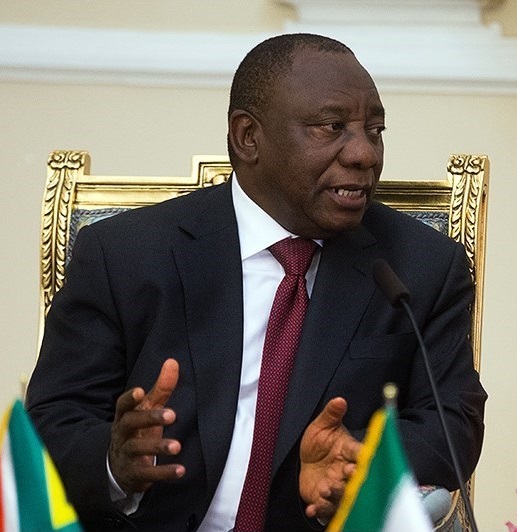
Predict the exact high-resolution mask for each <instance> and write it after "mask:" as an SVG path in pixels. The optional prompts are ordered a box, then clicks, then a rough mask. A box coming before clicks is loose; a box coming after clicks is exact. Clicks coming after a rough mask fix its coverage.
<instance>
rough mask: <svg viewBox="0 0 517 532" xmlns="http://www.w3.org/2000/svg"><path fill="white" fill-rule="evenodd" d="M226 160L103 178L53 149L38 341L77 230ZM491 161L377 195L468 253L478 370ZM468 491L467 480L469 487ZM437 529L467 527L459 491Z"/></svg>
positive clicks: (186, 187)
mask: <svg viewBox="0 0 517 532" xmlns="http://www.w3.org/2000/svg"><path fill="white" fill-rule="evenodd" d="M230 172H231V166H230V163H229V161H228V158H227V157H222V156H195V157H194V158H193V163H192V173H191V175H190V176H189V177H120V176H113V177H106V176H95V175H90V157H89V155H88V153H87V152H85V151H55V152H52V153H51V154H50V156H49V159H48V165H47V183H46V188H45V194H44V198H43V210H42V226H41V263H40V268H41V276H40V323H39V341H40V342H41V339H42V335H43V330H44V322H45V316H46V314H47V312H48V310H49V308H50V305H51V303H52V298H53V296H54V294H55V293H56V291H57V290H59V288H61V286H62V285H63V283H64V279H65V267H66V264H67V262H68V260H69V259H70V255H71V250H72V248H73V245H74V241H75V238H76V236H77V233H78V231H79V230H80V228H81V227H82V226H84V225H87V224H90V223H92V222H95V221H97V220H100V219H102V218H106V217H108V216H113V215H115V214H117V213H119V212H121V211H123V210H127V209H133V208H136V207H141V206H143V205H149V204H153V203H157V202H159V201H163V200H166V199H169V198H171V197H174V196H178V195H181V194H187V193H188V192H190V191H192V190H194V189H196V188H201V187H210V186H212V185H215V184H218V183H221V182H223V181H225V180H226V179H228V176H229V175H230ZM488 175H489V162H488V159H487V157H485V156H477V155H452V156H451V157H450V158H449V161H448V164H447V178H446V179H444V180H441V181H384V180H381V181H380V183H379V187H378V190H377V199H379V200H380V201H382V202H384V203H386V204H387V205H390V206H392V207H394V208H396V209H398V210H401V211H404V212H406V213H407V214H409V215H410V216H413V217H415V218H418V219H420V220H421V221H422V222H424V223H427V224H429V225H432V226H433V227H434V228H435V229H437V230H438V231H441V232H443V233H446V234H449V236H451V237H452V238H454V239H455V240H457V241H458V242H462V243H463V244H464V246H465V248H466V250H467V256H468V260H469V265H470V271H471V274H472V278H473V280H474V285H475V300H474V304H473V307H472V317H473V320H472V345H473V350H474V365H475V367H476V369H477V370H478V371H479V366H480V350H481V316H482V309H483V279H484V263H485V233H486V208H487V194H488ZM467 488H468V489H467V491H468V493H470V494H472V489H473V479H470V480H469V482H468V485H467ZM436 529H437V530H440V531H442V532H445V531H449V530H454V531H456V530H465V531H469V530H470V524H469V522H468V516H467V514H466V512H465V507H464V504H463V501H462V499H461V496H460V493H459V491H458V492H454V493H453V494H452V505H451V508H450V511H449V513H448V515H447V516H446V517H445V518H444V519H443V520H442V522H441V523H439V524H438V525H437V528H436Z"/></svg>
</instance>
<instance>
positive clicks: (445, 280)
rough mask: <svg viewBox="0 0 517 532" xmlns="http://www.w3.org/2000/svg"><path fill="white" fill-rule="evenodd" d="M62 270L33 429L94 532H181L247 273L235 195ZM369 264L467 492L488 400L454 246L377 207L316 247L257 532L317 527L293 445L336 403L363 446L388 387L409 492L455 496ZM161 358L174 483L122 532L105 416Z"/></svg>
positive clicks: (214, 465) (164, 217)
mask: <svg viewBox="0 0 517 532" xmlns="http://www.w3.org/2000/svg"><path fill="white" fill-rule="evenodd" d="M73 255H74V257H73V260H72V262H71V264H70V266H69V268H68V272H67V283H66V285H65V287H64V288H63V289H62V290H61V291H60V292H59V293H58V294H57V295H56V297H55V299H54V303H53V306H52V310H51V312H50V314H49V317H48V320H47V324H46V332H45V339H44V342H43V347H42V351H41V355H40V358H39V360H38V364H37V367H36V369H35V372H34V374H33V377H32V379H31V383H30V386H29V392H28V407H29V409H30V413H31V415H32V418H33V419H34V421H35V423H36V425H37V428H38V430H39V431H40V433H41V435H42V437H43V439H44V441H45V443H46V445H47V446H48V448H49V451H50V453H51V454H52V455H53V457H54V459H55V461H56V463H57V466H58V469H59V471H60V472H61V475H62V477H63V479H64V483H65V486H66V488H67V490H68V493H69V496H70V498H71V500H72V502H73V503H74V505H75V506H76V508H77V510H78V512H79V515H80V517H81V518H82V520H83V521H84V522H85V523H86V524H87V525H88V526H89V527H90V528H91V529H92V530H95V529H98V530H109V529H111V528H113V529H117V527H118V528H124V529H126V528H130V527H131V526H134V527H136V528H137V529H138V530H149V531H153V532H156V531H160V530H168V531H183V530H194V529H195V528H196V526H197V524H198V523H199V522H201V520H202V518H203V516H204V514H205V512H206V510H207V508H208V505H209V503H210V500H211V498H212V496H213V494H214V491H215V489H216V487H217V484H218V482H219V479H220V476H221V473H222V471H223V468H224V464H225V460H226V456H227V453H228V449H229V445H230V440H231V436H232V429H233V423H234V417H235V412H236V404H237V395H238V390H239V375H240V366H241V354H242V322H243V311H242V268H241V258H240V252H239V243H238V233H237V225H236V220H235V214H234V210H233V204H232V200H231V192H230V186H229V185H222V186H219V187H213V188H210V189H207V190H203V191H200V192H194V193H191V194H189V195H188V196H184V197H181V198H178V199H174V200H171V201H168V202H165V203H163V204H159V205H156V206H153V207H149V208H143V209H137V210H135V211H131V212H129V213H124V214H120V215H118V216H115V217H113V218H111V219H109V220H106V221H103V222H99V223H97V224H94V225H92V226H90V227H87V228H85V229H83V230H82V231H81V233H80V235H79V237H78V239H77V243H76V245H75V248H74V253H73ZM378 257H384V258H385V259H386V260H387V261H388V262H389V263H390V264H391V266H392V267H393V268H394V270H395V271H396V272H397V273H398V274H399V276H400V277H401V279H402V281H403V282H404V283H405V284H406V285H407V287H408V288H409V290H410V292H411V293H412V297H413V299H412V305H413V309H414V312H415V314H416V319H417V320H418V323H419V324H420V327H421V328H422V330H423V334H424V337H425V340H426V342H427V345H428V349H429V355H430V357H431V361H432V367H433V370H434V372H435V378H436V381H437V384H438V388H439V392H440V394H441V397H442V400H443V402H444V407H445V411H446V415H447V421H448V424H449V428H450V430H451V433H452V438H453V440H454V442H455V444H456V446H457V449H458V452H459V455H460V456H459V459H460V462H461V467H462V470H463V474H464V475H465V477H468V476H469V475H470V473H471V472H472V471H473V469H474V467H475V464H476V462H477V460H478V457H479V453H480V449H481V442H482V435H483V421H482V418H483V404H484V401H485V398H486V396H485V393H484V391H483V389H482V388H481V386H480V384H479V381H478V375H477V373H476V372H475V371H474V370H473V368H472V354H471V348H470V345H469V339H468V334H469V328H470V314H469V310H468V307H469V303H470V301H471V296H472V287H471V283H470V277H469V272H468V269H467V264H466V259H465V254H464V250H463V247H462V246H460V245H459V244H456V243H454V242H453V241H452V240H450V239H448V238H447V237H445V236H443V235H441V234H440V233H438V232H437V231H435V230H433V229H430V228H428V227H426V226H425V225H424V224H422V223H421V222H418V221H415V220H413V219H411V218H410V217H408V216H407V215H404V214H400V213H397V212H395V211H393V210H391V209H389V208H387V207H385V206H383V205H380V204H375V203H374V204H372V205H371V207H370V209H369V210H368V212H367V214H366V216H365V219H364V223H363V225H362V226H361V227H359V228H358V229H357V230H354V231H352V232H349V233H346V234H343V235H341V236H338V237H336V238H333V239H331V240H328V241H326V242H325V245H324V247H323V251H322V255H321V261H320V266H319V270H318V273H317V278H316V281H315V285H314V290H313V293H312V297H311V301H310V304H309V309H308V314H307V317H306V322H305V326H304V330H303V335H302V339H301V345H300V349H299V353H298V356H297V360H296V363H295V367H294V371H293V375H292V380H291V388H290V392H289V395H288V399H287V404H286V406H285V414H284V418H283V422H282V425H281V428H280V433H279V437H278V443H277V446H276V451H275V458H274V465H273V467H274V479H273V485H272V489H271V496H270V504H269V510H268V518H267V529H268V530H271V531H275V532H280V531H283V530H285V531H289V532H292V531H303V530H312V529H314V528H316V529H317V528H318V526H317V524H316V523H310V522H308V521H307V520H306V519H305V517H304V515H303V504H302V503H301V501H300V500H299V497H298V485H297V483H298V446H299V441H300V437H301V435H302V434H303V431H304V429H305V428H306V427H307V425H308V424H309V422H310V421H311V420H312V419H313V418H314V417H315V416H316V415H317V414H318V413H319V412H320V411H321V409H322V407H323V405H324V404H325V403H326V402H327V401H328V400H329V399H330V398H332V397H335V396H338V395H339V396H343V397H345V398H346V399H347V401H348V404H349V410H348V413H347V414H346V416H345V420H344V423H345V425H346V426H347V427H348V428H349V430H350V431H351V432H352V433H353V434H354V435H356V436H357V437H358V438H362V437H363V436H364V432H365V428H366V425H367V423H368V421H369V419H370V416H371V415H372V413H373V411H374V410H375V409H377V408H378V407H380V406H381V405H382V402H383V400H382V387H383V385H384V383H386V382H387V381H393V382H395V383H397V384H398V386H399V388H400V397H399V410H400V430H401V434H402V438H403V442H404V445H405V447H406V449H407V452H408V455H409V460H410V463H411V465H412V466H413V468H414V471H415V473H416V475H417V477H418V480H419V481H420V482H421V483H433V484H440V485H445V486H447V487H449V488H454V487H456V484H457V482H456V480H455V476H454V473H453V469H452V466H451V463H450V459H449V453H448V451H447V447H446V443H445V440H444V437H443V436H442V430H441V427H440V423H439V419H438V416H437V413H436V410H435V407H434V401H433V399H432V396H431V391H430V387H429V384H428V378H427V376H426V373H425V371H424V366H423V363H422V359H421V355H420V354H419V352H418V348H417V341H416V338H415V335H414V333H413V331H412V328H411V325H410V323H409V321H408V319H407V318H406V316H405V315H404V313H403V311H400V310H395V309H393V308H391V307H390V305H389V303H388V302H387V301H386V299H385V297H384V296H383V295H382V294H381V293H380V292H379V290H378V289H376V287H375V284H374V281H373V279H372V275H371V265H372V262H373V261H374V260H375V259H376V258H378ZM167 357H174V358H176V359H177V360H178V361H179V364H180V380H179V385H178V388H177V390H176V391H175V392H174V394H173V396H172V398H171V401H170V406H171V407H172V408H174V409H175V411H176V412H177V422H176V423H174V425H173V426H172V427H170V429H168V430H167V431H166V434H167V435H169V436H174V437H177V438H178V439H179V440H180V441H181V442H182V452H181V454H180V456H179V457H177V459H175V460H176V461H178V462H180V463H183V464H185V465H186V468H187V474H186V475H185V477H184V478H182V479H181V480H179V481H177V482H174V483H169V484H166V483H162V484H156V485H154V486H153V487H152V488H151V489H150V490H149V492H148V493H147V494H146V495H145V497H144V500H143V501H142V503H141V505H140V508H139V510H138V511H137V512H136V513H135V514H133V515H132V516H130V517H129V518H128V519H125V518H124V517H123V516H121V514H119V513H118V512H117V511H116V509H115V508H114V506H113V504H111V501H110V498H109V493H108V479H107V474H106V453H107V448H108V443H109V439H110V426H111V421H112V419H113V413H114V404H115V401H116V399H117V397H118V396H119V395H120V394H121V393H122V392H123V391H124V390H125V389H127V388H130V387H133V386H137V385H138V386H142V387H144V389H149V388H150V386H151V385H152V384H153V382H154V381H155V379H156V377H157V375H158V372H159V369H160V367H161V364H162V362H163V360H164V359H165V358H167ZM243 467H245V465H244V464H243ZM320 528H321V527H320Z"/></svg>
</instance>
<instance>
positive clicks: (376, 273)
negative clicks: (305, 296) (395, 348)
mask: <svg viewBox="0 0 517 532" xmlns="http://www.w3.org/2000/svg"><path fill="white" fill-rule="evenodd" d="M373 278H374V280H375V283H376V284H377V286H378V287H379V289H380V290H381V292H382V293H383V294H384V295H385V296H386V298H387V299H388V301H389V302H390V304H391V305H392V306H393V307H395V308H397V307H402V308H403V309H404V310H405V311H406V314H407V315H408V317H409V319H410V321H411V325H412V326H413V329H414V331H415V334H416V337H417V340H418V344H419V346H420V350H421V351H422V357H423V359H424V365H425V370H426V373H427V377H428V378H429V383H430V385H431V390H432V392H433V397H434V401H435V403H436V408H437V410H438V417H439V418H440V423H441V425H442V430H443V434H444V436H445V440H446V442H447V447H448V449H449V453H450V455H451V459H452V464H453V467H454V473H455V475H456V479H457V481H458V483H459V485H460V492H461V497H462V499H463V502H464V503H465V510H466V512H467V516H468V518H469V521H470V524H471V527H472V532H478V528H477V525H476V520H475V519H474V512H473V510H472V504H471V502H470V499H469V497H468V495H467V492H466V490H465V482H464V481H463V479H462V476H461V472H460V467H459V463H458V458H457V455H456V451H455V449H454V445H453V443H452V439H451V435H450V432H449V429H448V428H447V423H446V421H445V415H444V413H443V406H442V401H441V400H440V396H439V394H438V389H437V387H436V383H435V380H434V376H433V372H432V370H431V364H430V362H429V356H428V354H427V349H426V346H425V343H424V340H423V338H422V334H421V333H420V328H419V327H418V324H417V322H416V319H415V315H414V314H413V311H412V310H411V307H410V305H409V302H410V299H411V297H410V293H409V290H408V289H407V288H406V287H405V286H404V284H403V283H402V281H401V280H400V279H399V277H398V276H397V274H396V273H395V272H394V271H393V269H392V268H391V266H390V265H389V264H388V263H387V262H386V261H385V260H384V259H377V260H376V261H375V262H374V263H373Z"/></svg>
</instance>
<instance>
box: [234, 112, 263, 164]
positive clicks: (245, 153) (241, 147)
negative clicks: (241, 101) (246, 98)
mask: <svg viewBox="0 0 517 532" xmlns="http://www.w3.org/2000/svg"><path fill="white" fill-rule="evenodd" d="M259 130H260V124H259V123H258V122H257V119H256V118H255V117H254V116H253V115H252V114H250V113H248V112H247V111H243V110H241V109H237V110H235V111H233V112H232V114H231V115H230V119H229V122H228V137H229V142H230V144H231V147H232V148H233V151H234V153H235V155H236V156H237V158H238V159H239V160H240V161H242V162H243V163H244V164H255V163H256V162H257V159H258V149H257V148H258V143H257V133H258V131H259Z"/></svg>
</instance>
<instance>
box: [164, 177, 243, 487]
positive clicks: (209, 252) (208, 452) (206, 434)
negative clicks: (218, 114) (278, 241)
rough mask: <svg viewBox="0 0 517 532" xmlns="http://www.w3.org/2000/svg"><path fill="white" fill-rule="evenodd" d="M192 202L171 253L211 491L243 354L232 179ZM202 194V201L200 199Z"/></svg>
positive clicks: (229, 422) (230, 420)
mask: <svg viewBox="0 0 517 532" xmlns="http://www.w3.org/2000/svg"><path fill="white" fill-rule="evenodd" d="M197 200H198V202H197V203H196V202H192V204H191V207H192V210H195V213H196V214H194V215H193V216H189V218H188V221H185V222H184V223H182V224H180V229H181V230H182V234H181V236H180V237H179V238H178V239H177V241H176V242H175V243H174V246H173V254H174V257H175V261H176V265H177V268H178V271H179V274H180V277H181V280H182V284H183V289H184V296H185V309H186V323H187V334H188V341H189V347H190V352H191V356H192V365H193V370H194V374H195V386H196V396H197V401H198V404H197V411H198V422H199V434H200V438H201V446H202V450H203V455H204V460H205V464H206V471H207V482H208V490H209V493H213V491H215V489H216V487H217V482H218V480H219V478H220V475H221V473H222V470H223V467H224V464H225V461H226V456H227V453H228V449H229V447H230V442H231V437H232V434H233V425H234V420H235V413H236V407H237V398H238V393H239V381H240V367H241V359H242V334H243V332H242V323H243V316H242V266H241V257H240V247H239V240H238V232H237V224H236V221H235V214H234V210H233V203H232V200H231V188H230V185H229V184H227V185H222V186H221V187H217V188H214V189H212V190H210V191H209V193H208V194H205V195H204V196H199V197H198V198H197ZM199 200H200V201H199Z"/></svg>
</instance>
